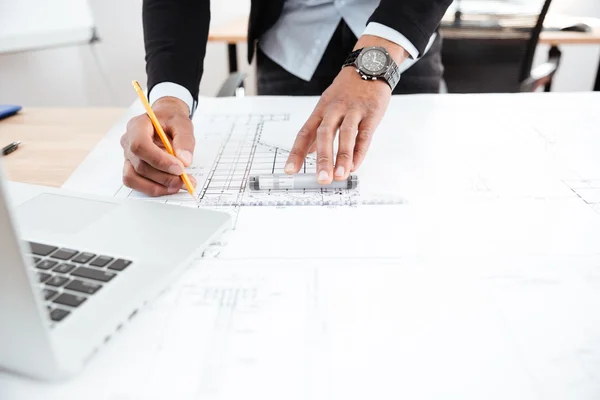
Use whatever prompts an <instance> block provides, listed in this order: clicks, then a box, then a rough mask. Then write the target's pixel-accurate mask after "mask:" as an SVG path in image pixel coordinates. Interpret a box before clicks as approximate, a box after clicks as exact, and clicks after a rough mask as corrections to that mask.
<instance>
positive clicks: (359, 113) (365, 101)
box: [285, 36, 407, 184]
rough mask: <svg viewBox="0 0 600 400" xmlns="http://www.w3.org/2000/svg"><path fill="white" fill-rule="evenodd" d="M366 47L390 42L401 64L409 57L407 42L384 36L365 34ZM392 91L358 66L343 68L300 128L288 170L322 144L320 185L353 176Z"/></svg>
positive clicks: (389, 48)
mask: <svg viewBox="0 0 600 400" xmlns="http://www.w3.org/2000/svg"><path fill="white" fill-rule="evenodd" d="M366 46H383V47H385V48H386V49H387V51H388V52H389V53H390V55H391V56H392V58H393V59H394V61H395V62H396V63H397V64H398V65H400V64H401V63H402V61H403V60H404V59H405V58H406V57H407V53H406V51H405V50H404V49H403V48H402V47H400V46H398V45H397V44H395V43H392V42H389V41H387V40H385V39H382V38H379V37H375V36H363V37H361V39H360V40H359V41H358V42H357V44H356V46H355V49H359V48H362V47H366ZM391 95H392V91H391V89H390V87H389V85H388V84H387V83H386V82H384V81H382V80H377V81H364V80H363V79H362V78H361V77H360V75H359V74H358V73H357V72H356V70H355V69H354V68H352V67H345V68H343V69H342V70H341V71H340V73H339V74H338V76H337V77H336V78H335V80H334V81H333V83H332V84H331V86H329V88H327V90H326V91H325V92H324V93H323V95H322V96H321V98H320V100H319V102H318V103H317V106H316V107H315V109H314V111H313V113H312V114H311V115H310V117H309V118H308V120H307V121H306V123H305V124H304V126H303V127H302V128H301V129H300V132H299V133H298V136H297V137H296V140H295V142H294V146H293V147H292V150H291V153H290V156H289V157H288V160H287V163H286V167H285V172H286V173H288V174H295V173H297V172H298V171H299V170H300V168H301V167H302V164H303V163H304V159H305V158H306V155H307V153H309V152H313V151H314V150H315V149H316V151H317V180H318V182H319V183H320V184H329V183H331V182H332V180H334V179H335V180H344V179H347V178H348V175H349V174H350V173H351V172H354V171H356V170H357V169H358V168H359V167H360V164H361V163H362V162H363V160H364V158H365V155H366V154H367V150H368V148H369V145H370V143H371V140H372V138H373V133H374V132H375V129H376V128H377V126H378V125H379V123H380V122H381V119H382V118H383V116H384V114H385V111H386V109H387V106H388V104H389V101H390V98H391ZM338 129H339V145H338V152H337V156H335V155H334V151H333V143H334V140H335V138H336V135H337V131H338Z"/></svg>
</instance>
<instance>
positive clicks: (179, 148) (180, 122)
mask: <svg viewBox="0 0 600 400" xmlns="http://www.w3.org/2000/svg"><path fill="white" fill-rule="evenodd" d="M167 130H168V131H169V133H170V134H171V136H172V137H173V150H175V155H176V156H177V158H179V159H180V160H181V162H182V163H183V165H184V166H186V167H189V166H190V165H191V164H192V159H193V154H194V148H195V146H196V138H195V137H194V124H192V121H191V120H190V119H189V118H184V117H176V118H173V119H172V120H170V121H169V123H168V125H167Z"/></svg>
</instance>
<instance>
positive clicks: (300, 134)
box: [298, 127, 311, 139]
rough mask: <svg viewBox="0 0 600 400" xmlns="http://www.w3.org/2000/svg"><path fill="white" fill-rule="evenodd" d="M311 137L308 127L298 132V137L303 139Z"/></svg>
mask: <svg viewBox="0 0 600 400" xmlns="http://www.w3.org/2000/svg"><path fill="white" fill-rule="evenodd" d="M310 135H311V133H310V130H309V129H308V128H307V127H302V128H301V129H300V131H298V137H299V138H301V139H306V138H309V137H310Z"/></svg>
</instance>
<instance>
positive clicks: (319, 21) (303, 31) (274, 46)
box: [149, 0, 435, 115]
mask: <svg viewBox="0 0 600 400" xmlns="http://www.w3.org/2000/svg"><path fill="white" fill-rule="evenodd" d="M378 5H379V0H286V1H285V3H284V7H283V11H282V14H281V16H280V18H279V20H278V21H277V23H276V24H275V25H274V26H273V27H272V28H271V29H269V30H268V31H267V32H266V33H265V34H264V35H263V36H262V37H261V38H260V41H259V46H260V48H261V50H262V51H263V52H264V53H265V54H266V55H267V56H269V57H270V58H271V59H273V60H274V61H275V62H277V63H278V64H279V65H281V66H282V68H284V69H286V70H287V71H289V72H290V73H292V74H294V75H295V76H297V77H299V78H301V79H304V80H306V81H309V80H310V79H311V77H312V75H313V74H314V72H315V70H316V68H317V66H318V64H319V62H320V60H321V58H322V56H323V54H324V52H325V50H326V48H327V45H328V43H329V40H330V39H331V36H332V35H333V33H334V32H335V30H336V28H337V26H338V25H339V23H340V21H341V20H342V19H343V20H344V22H346V24H347V25H348V26H349V28H350V29H351V30H352V32H353V33H354V35H355V36H356V37H360V36H362V35H372V36H378V37H381V38H384V39H387V40H389V41H391V42H393V43H396V44H398V45H400V46H402V47H403V48H404V49H405V50H406V52H407V53H408V54H409V58H408V59H407V60H405V62H404V63H402V65H400V66H399V67H400V72H401V73H402V72H403V71H406V69H408V68H410V66H411V65H413V64H414V63H415V62H416V61H418V59H417V57H418V54H419V52H418V50H417V48H416V47H415V46H414V45H413V44H412V43H411V42H410V41H409V40H408V39H407V38H406V37H405V36H404V35H402V34H401V33H400V32H398V31H396V30H395V29H392V28H390V27H388V26H385V25H382V24H379V23H374V22H370V23H369V24H368V25H367V20H368V18H369V16H370V15H371V14H372V13H373V12H374V11H375V9H376V8H377V6H378ZM365 25H366V27H365ZM434 39H435V34H434V36H432V37H431V39H430V41H429V45H428V46H427V48H426V51H425V53H427V51H428V50H429V48H430V46H431V44H432V43H433V40H434ZM166 96H170V97H176V98H178V99H181V100H182V101H183V102H185V103H186V104H187V105H188V107H189V109H190V115H193V113H194V111H195V103H194V100H193V98H192V95H191V94H190V92H189V91H188V90H187V89H186V88H184V87H183V86H181V85H178V84H175V83H172V82H162V83H159V84H158V85H156V86H155V87H154V88H153V89H152V91H151V92H150V98H149V101H150V104H154V102H155V101H156V100H158V99H160V98H162V97H166Z"/></svg>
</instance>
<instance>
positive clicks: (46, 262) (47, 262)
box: [35, 260, 58, 270]
mask: <svg viewBox="0 0 600 400" xmlns="http://www.w3.org/2000/svg"><path fill="white" fill-rule="evenodd" d="M56 264H58V262H57V261H52V260H42V261H41V262H39V263H37V264H36V266H35V267H36V268H37V269H43V270H47V269H50V268H53V267H55V266H56Z"/></svg>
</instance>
